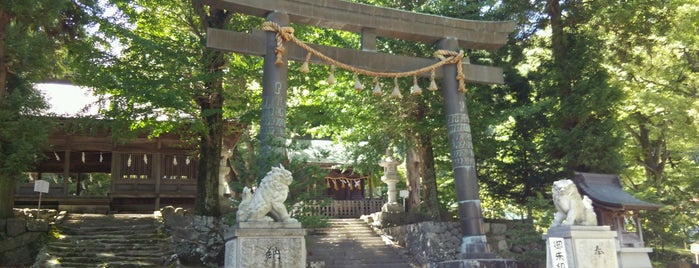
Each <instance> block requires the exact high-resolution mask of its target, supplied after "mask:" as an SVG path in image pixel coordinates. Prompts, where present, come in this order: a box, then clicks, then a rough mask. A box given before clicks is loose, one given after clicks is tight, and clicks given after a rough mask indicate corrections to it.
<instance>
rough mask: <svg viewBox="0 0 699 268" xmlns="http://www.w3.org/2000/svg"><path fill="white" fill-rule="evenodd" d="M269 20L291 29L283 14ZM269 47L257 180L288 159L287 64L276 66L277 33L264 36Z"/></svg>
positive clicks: (265, 71) (266, 57) (285, 60)
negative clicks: (286, 138) (286, 145)
mask: <svg viewBox="0 0 699 268" xmlns="http://www.w3.org/2000/svg"><path fill="white" fill-rule="evenodd" d="M266 17H267V20H268V21H271V22H275V23H277V24H279V25H281V26H287V25H289V15H288V14H285V13H281V12H269V13H267V16H266ZM265 35H266V36H265V37H266V38H265V39H266V41H267V42H266V45H265V51H266V52H265V54H264V63H263V74H262V114H261V123H260V133H259V140H260V155H259V157H258V158H257V161H258V165H257V166H258V168H259V170H258V174H257V175H258V176H257V177H258V178H262V177H264V175H265V174H267V172H268V171H269V170H270V168H271V167H272V166H277V165H279V164H280V163H282V161H284V160H285V159H286V149H285V147H284V143H285V142H286V140H285V133H286V99H287V98H286V96H287V87H288V84H289V83H288V79H287V75H288V67H287V66H288V61H287V57H283V58H282V64H281V65H276V64H275V62H276V60H277V57H276V54H275V50H276V49H277V37H276V33H274V32H266V33H265Z"/></svg>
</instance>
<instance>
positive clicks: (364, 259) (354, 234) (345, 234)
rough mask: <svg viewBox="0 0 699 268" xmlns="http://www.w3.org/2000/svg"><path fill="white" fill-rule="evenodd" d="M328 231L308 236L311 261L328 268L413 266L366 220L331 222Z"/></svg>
mask: <svg viewBox="0 0 699 268" xmlns="http://www.w3.org/2000/svg"><path fill="white" fill-rule="evenodd" d="M328 223H329V224H330V226H329V227H327V228H319V229H314V230H313V231H312V232H311V235H308V236H307V237H308V239H309V241H310V242H309V244H308V258H307V259H308V261H323V262H324V263H325V267H332V268H335V267H339V268H344V267H348V268H349V267H370V268H371V267H376V268H379V267H380V268H394V267H395V268H398V267H400V268H405V267H411V264H410V262H409V261H408V258H406V256H403V255H402V253H399V251H398V249H397V248H395V246H393V245H387V244H386V242H384V239H383V238H382V237H381V236H380V235H378V234H376V232H374V230H373V229H372V228H371V227H369V226H368V225H367V224H366V223H365V222H364V221H362V220H359V219H330V220H329V221H328Z"/></svg>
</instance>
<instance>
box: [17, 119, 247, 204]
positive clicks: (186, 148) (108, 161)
mask: <svg viewBox="0 0 699 268" xmlns="http://www.w3.org/2000/svg"><path fill="white" fill-rule="evenodd" d="M86 120H87V119H76V118H57V119H56V121H57V124H58V125H57V127H56V128H55V131H54V132H53V133H52V134H51V135H50V137H49V140H48V145H47V147H46V149H45V150H44V153H45V155H44V157H43V158H42V160H41V161H40V163H39V164H38V165H37V166H36V168H35V169H34V170H32V171H30V172H28V173H26V177H25V178H23V180H22V182H21V183H18V184H17V186H16V188H15V206H16V207H27V206H32V207H35V206H36V205H37V202H38V193H37V192H35V191H34V181H35V180H39V179H42V180H45V181H48V182H49V183H50V188H49V192H48V193H46V194H43V197H42V207H53V208H59V209H62V210H68V211H78V212H79V211H93V212H106V211H108V210H116V211H121V210H127V211H152V210H154V209H155V210H157V209H159V208H160V207H161V206H165V205H176V206H183V207H192V206H193V205H194V199H195V196H196V177H197V167H198V161H197V155H196V146H195V144H188V143H185V142H183V140H182V139H181V137H180V136H179V135H177V134H174V133H166V134H163V135H160V137H158V138H152V139H151V138H148V137H147V136H146V135H138V136H136V137H134V138H130V139H128V140H125V141H116V140H114V139H113V138H112V137H111V129H109V128H108V127H104V126H106V125H107V124H105V122H101V121H99V120H95V119H89V120H92V121H90V122H88V121H86ZM80 121H82V123H83V125H81V124H80V123H79V122H80ZM238 137H239V134H238V133H234V134H232V135H230V134H229V135H227V136H226V137H225V139H226V141H224V143H225V144H227V145H231V146H232V145H234V144H235V143H236V142H237V138H238Z"/></svg>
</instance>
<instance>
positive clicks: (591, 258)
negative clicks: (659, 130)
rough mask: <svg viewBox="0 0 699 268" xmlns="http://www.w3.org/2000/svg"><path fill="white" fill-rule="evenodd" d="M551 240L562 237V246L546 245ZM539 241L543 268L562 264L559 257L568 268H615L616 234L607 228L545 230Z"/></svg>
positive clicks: (555, 228) (567, 227)
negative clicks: (543, 253)
mask: <svg viewBox="0 0 699 268" xmlns="http://www.w3.org/2000/svg"><path fill="white" fill-rule="evenodd" d="M551 237H555V238H563V244H562V245H560V246H559V245H550V243H549V239H548V238H551ZM543 238H544V239H545V240H546V249H547V250H546V267H547V268H554V267H556V265H555V264H554V263H557V262H562V261H563V260H564V258H563V257H562V256H565V262H567V265H568V266H567V267H570V268H598V267H619V265H618V260H617V249H616V244H617V243H616V232H615V231H611V230H610V228H609V226H556V227H551V228H549V230H548V233H547V234H545V235H544V236H543ZM554 251H556V252H554ZM559 251H560V252H559ZM562 251H565V254H563V252H562Z"/></svg>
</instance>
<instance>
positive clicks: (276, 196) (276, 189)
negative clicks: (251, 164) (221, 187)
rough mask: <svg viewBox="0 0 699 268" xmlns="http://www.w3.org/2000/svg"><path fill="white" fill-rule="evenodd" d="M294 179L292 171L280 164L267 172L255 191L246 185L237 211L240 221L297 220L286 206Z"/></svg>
mask: <svg viewBox="0 0 699 268" xmlns="http://www.w3.org/2000/svg"><path fill="white" fill-rule="evenodd" d="M292 179H293V178H292V177H291V172H289V171H288V170H286V169H285V168H284V167H283V166H282V165H279V167H272V170H271V171H269V172H267V175H266V176H265V177H264V178H263V179H262V181H261V182H260V186H259V187H258V188H257V190H256V191H255V193H252V191H251V190H250V188H248V187H245V188H244V189H243V199H242V201H241V202H240V205H239V206H238V212H237V213H236V217H237V220H238V222H270V221H278V222H297V220H296V219H293V218H291V217H290V216H289V212H288V211H287V210H286V207H285V206H284V201H285V200H286V196H287V195H288V194H289V184H291V181H292ZM267 214H269V215H270V216H271V217H270V216H267Z"/></svg>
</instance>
